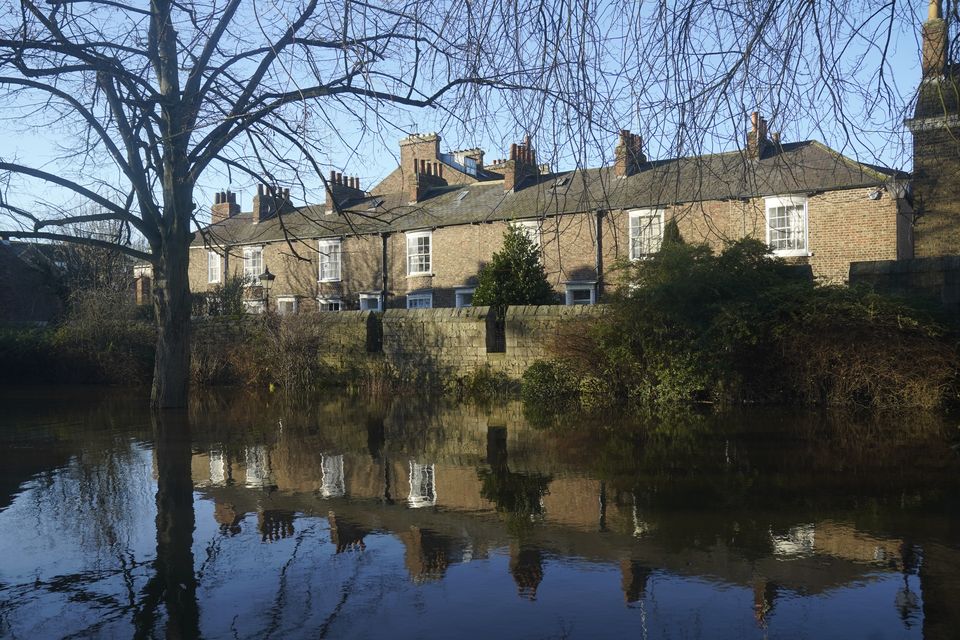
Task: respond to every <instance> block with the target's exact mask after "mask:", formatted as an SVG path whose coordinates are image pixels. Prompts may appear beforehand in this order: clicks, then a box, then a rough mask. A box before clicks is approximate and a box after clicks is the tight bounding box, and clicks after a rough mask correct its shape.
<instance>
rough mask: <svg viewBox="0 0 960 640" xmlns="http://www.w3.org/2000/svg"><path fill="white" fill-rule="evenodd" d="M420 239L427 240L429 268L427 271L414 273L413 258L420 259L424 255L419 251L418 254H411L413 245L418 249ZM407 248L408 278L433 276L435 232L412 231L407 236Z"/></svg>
mask: <svg viewBox="0 0 960 640" xmlns="http://www.w3.org/2000/svg"><path fill="white" fill-rule="evenodd" d="M420 238H426V239H427V252H426V254H425V255H426V256H427V268H426V270H425V271H413V270H412V268H411V267H412V266H413V263H412V258H414V257H419V256H422V255H424V254H423V253H420V252H419V251H418V252H417V253H411V251H410V249H411V243H412V245H413V247H415V248H418V247H417V240H419V239H420ZM406 246H407V252H406V253H407V277H410V276H430V275H433V231H410V232H407V234H406Z"/></svg>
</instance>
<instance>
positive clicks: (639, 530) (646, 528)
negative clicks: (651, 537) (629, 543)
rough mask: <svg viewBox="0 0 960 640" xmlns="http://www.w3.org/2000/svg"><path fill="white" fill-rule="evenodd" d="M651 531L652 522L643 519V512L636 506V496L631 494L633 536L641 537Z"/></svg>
mask: <svg viewBox="0 0 960 640" xmlns="http://www.w3.org/2000/svg"><path fill="white" fill-rule="evenodd" d="M651 531H653V524H651V523H649V522H647V521H646V520H644V519H643V514H642V513H641V512H640V509H638V508H637V496H633V537H634V538H642V537H643V536H645V535H647V534H648V533H650V532H651Z"/></svg>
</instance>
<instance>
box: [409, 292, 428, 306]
mask: <svg viewBox="0 0 960 640" xmlns="http://www.w3.org/2000/svg"><path fill="white" fill-rule="evenodd" d="M406 298H407V300H406V305H407V309H433V291H417V292H416V293H408V294H407V296H406ZM413 300H426V301H427V306H425V307H422V306H413V307H411V306H410V303H411V302H412V301H413Z"/></svg>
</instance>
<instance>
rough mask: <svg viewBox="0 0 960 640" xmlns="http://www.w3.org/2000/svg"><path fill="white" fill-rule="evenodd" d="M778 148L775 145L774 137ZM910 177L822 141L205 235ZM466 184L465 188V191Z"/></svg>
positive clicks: (280, 235)
mask: <svg viewBox="0 0 960 640" xmlns="http://www.w3.org/2000/svg"><path fill="white" fill-rule="evenodd" d="M771 146H772V145H771ZM905 178H907V175H906V174H904V173H902V172H899V171H896V170H892V169H886V168H883V167H876V166H872V165H867V164H863V163H860V162H857V161H855V160H851V159H850V158H847V157H845V156H843V155H841V154H840V153H838V152H836V151H833V150H832V149H830V148H828V147H826V146H825V145H823V144H821V143H819V142H816V141H806V142H794V143H787V144H783V145H781V146H779V147H776V148H770V149H768V150H767V152H766V153H765V154H764V157H763V158H761V159H760V160H751V159H749V158H747V157H746V156H745V155H744V154H743V153H740V152H731V153H720V154H712V155H705V156H695V157H690V158H678V159H670V160H658V161H653V162H649V163H647V164H646V165H645V166H644V167H643V169H642V170H641V171H640V172H639V173H637V174H635V175H633V176H630V177H627V178H617V177H616V176H615V175H614V171H613V167H603V168H599V169H585V170H576V171H571V172H565V173H564V172H561V173H551V174H546V175H541V176H538V177H537V178H535V179H530V180H528V181H527V182H524V183H522V184H521V187H520V188H519V189H517V190H515V191H514V192H512V193H504V191H503V181H502V180H497V181H488V182H478V183H474V184H468V185H451V186H448V187H443V188H438V189H434V190H433V191H431V192H429V193H428V194H427V196H426V197H425V198H424V200H423V201H421V202H418V203H415V204H410V203H409V202H408V196H407V194H405V193H394V194H386V195H378V196H367V197H365V198H360V199H356V200H352V201H348V202H345V203H342V205H341V210H342V214H327V213H326V211H325V206H324V205H308V206H304V207H299V208H295V209H293V210H291V211H289V212H285V213H284V214H282V215H281V216H276V217H273V218H270V219H267V220H264V221H261V222H260V223H258V224H252V223H251V219H252V214H251V213H241V214H239V215H236V216H233V217H231V218H228V219H227V220H224V221H222V222H219V223H217V224H214V225H211V226H209V227H207V228H206V229H205V230H204V233H203V234H198V235H197V239H196V240H195V241H194V245H203V244H205V238H206V239H207V240H209V242H212V243H214V244H218V245H224V244H225V245H234V244H257V243H263V242H269V241H275V240H282V239H286V238H318V237H332V236H342V235H356V234H365V233H380V232H385V231H401V232H402V231H412V230H416V229H429V228H438V227H446V226H453V225H462V224H476V223H481V222H491V221H502V220H515V219H516V220H519V219H524V218H527V219H529V218H538V217H546V216H554V215H559V214H563V213H582V212H586V211H594V210H596V209H598V208H600V209H608V210H616V209H628V208H643V207H657V206H666V205H672V204H679V203H689V202H697V201H703V200H728V199H740V198H750V197H757V196H767V195H787V194H796V193H816V192H823V191H832V190H840V189H851V188H856V187H870V186H878V185H881V184H885V183H888V182H891V181H893V180H897V179H905ZM463 192H466V195H463V196H461V194H462V193H463Z"/></svg>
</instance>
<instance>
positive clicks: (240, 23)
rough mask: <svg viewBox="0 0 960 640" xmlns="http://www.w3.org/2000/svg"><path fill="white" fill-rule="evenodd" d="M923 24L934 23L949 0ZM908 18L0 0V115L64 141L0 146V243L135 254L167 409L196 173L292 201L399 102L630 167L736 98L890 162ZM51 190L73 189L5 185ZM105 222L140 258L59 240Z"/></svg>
mask: <svg viewBox="0 0 960 640" xmlns="http://www.w3.org/2000/svg"><path fill="white" fill-rule="evenodd" d="M934 4H936V5H937V6H938V7H939V2H936V1H935V2H934ZM931 11H932V9H931ZM937 11H939V8H937ZM944 17H945V18H946V21H947V24H948V28H949V30H950V31H953V30H954V25H956V24H957V20H956V17H957V8H956V3H950V5H949V6H948V8H947V11H945V12H944ZM918 18H920V16H918V15H917V14H915V13H914V11H913V9H911V8H910V7H909V5H908V4H904V3H895V2H887V1H885V0H867V1H865V2H852V1H851V0H831V1H830V2H826V3H819V2H809V1H807V0H787V1H779V0H759V1H757V2H743V1H739V0H731V1H726V2H719V3H716V2H702V0H680V1H679V2H673V3H666V2H662V1H660V2H653V3H644V2H633V1H630V2H627V1H625V0H608V1H599V0H598V1H596V2H593V1H591V0H510V1H507V2H504V1H501V0H463V1H460V2H458V1H456V0H419V1H417V0H406V1H404V0H397V1H388V2H382V3H380V2H378V3H370V2H363V1H359V0H276V1H275V2H271V3H269V4H267V3H259V2H256V3H251V2H242V1H241V0H183V1H180V2H174V1H173V0H151V2H150V3H149V4H147V5H146V6H145V7H141V6H140V5H139V4H133V3H132V2H130V1H129V0H46V2H44V3H38V2H36V0H20V2H18V3H6V4H5V6H4V8H2V9H0V87H2V88H0V101H2V103H3V104H4V105H5V106H6V109H5V111H4V112H2V113H0V118H4V117H6V119H7V121H8V124H13V122H12V121H13V118H16V119H17V121H16V122H17V123H18V124H21V125H24V124H29V125H30V126H39V127H47V128H49V127H54V128H56V130H57V131H58V132H60V133H62V134H63V136H62V137H63V139H64V144H63V153H62V154H61V155H62V157H61V158H60V159H59V161H58V162H57V163H56V165H55V166H54V167H44V166H34V165H32V164H30V163H29V162H21V161H20V160H18V159H17V158H13V157H7V156H4V155H2V154H3V152H2V151H0V187H2V191H0V211H2V212H5V213H6V214H7V216H8V218H12V219H15V220H17V221H18V222H19V225H20V226H19V227H18V228H14V229H11V230H10V231H0V234H5V235H7V236H16V237H24V238H39V239H52V240H72V241H79V242H84V243H86V244H90V245H94V246H101V247H114V248H116V249H118V250H120V251H123V252H125V253H127V254H128V255H132V256H134V257H136V258H139V259H143V260H149V261H150V262H151V263H152V264H153V265H154V293H155V295H154V301H155V302H154V306H155V311H156V316H157V321H158V325H159V332H158V339H157V356H156V369H155V377H154V386H153V399H152V401H153V404H154V405H155V406H157V407H172V406H182V405H183V404H184V403H185V400H186V394H187V379H188V375H187V372H188V359H189V347H188V344H189V334H190V322H189V315H190V297H189V286H188V280H187V262H188V253H189V252H188V247H189V245H190V242H191V240H192V238H193V235H194V231H193V224H194V214H195V213H196V205H195V203H194V188H195V186H196V185H197V184H198V181H199V180H200V179H201V176H204V175H205V174H206V173H210V172H212V173H213V174H216V173H217V172H218V171H219V172H232V173H237V174H240V175H245V176H247V177H248V179H251V180H254V181H256V182H259V183H261V184H263V185H264V186H267V187H270V188H274V187H276V186H277V185H278V183H280V182H283V183H284V184H291V185H294V186H299V187H302V188H303V189H304V191H306V189H307V188H308V187H309V186H310V185H311V184H313V185H321V184H323V182H322V180H323V178H322V176H323V174H324V171H322V170H321V165H322V164H323V162H324V159H325V157H326V154H327V153H328V152H329V148H328V147H327V145H326V142H328V141H330V140H336V139H337V137H338V136H339V135H340V134H339V132H338V126H339V125H341V124H342V123H343V122H344V118H353V119H354V120H353V122H355V123H357V125H358V128H359V127H362V126H364V125H365V124H367V123H370V122H375V123H379V124H381V125H382V126H383V127H384V128H385V129H386V130H390V129H391V128H396V125H395V124H393V123H395V122H397V119H396V117H397V114H398V113H399V112H398V111H397V110H398V109H405V108H420V107H430V108H433V109H434V111H433V113H434V114H439V117H438V118H437V120H439V121H440V123H441V124H444V125H455V128H457V129H458V130H459V131H460V132H461V133H465V134H466V136H472V137H473V138H474V140H475V139H476V138H477V137H480V136H484V137H491V138H499V139H502V137H503V136H502V135H498V134H502V133H503V129H504V128H506V129H508V130H509V131H510V135H512V134H513V133H514V132H516V131H518V130H520V131H522V130H528V131H533V132H535V133H538V134H539V135H540V139H541V140H543V139H545V138H547V139H549V138H552V139H553V140H554V142H555V144H554V146H555V147H558V146H561V145H563V144H564V143H566V144H567V145H570V148H569V149H568V150H567V151H566V152H565V154H564V155H563V156H562V158H563V159H566V160H572V161H574V162H575V163H576V164H580V165H582V164H585V163H587V162H596V160H597V159H609V157H610V151H611V150H612V145H611V144H610V140H609V136H610V135H612V134H613V132H615V131H616V130H617V129H618V128H621V127H623V126H632V127H633V128H634V129H635V130H636V131H639V132H640V133H641V134H643V135H644V137H645V138H646V139H647V140H649V141H650V155H651V157H667V156H668V155H669V154H676V155H691V154H697V153H703V152H704V151H713V150H729V149H730V147H731V146H734V147H741V148H742V144H743V142H742V139H743V135H742V132H743V130H744V128H745V123H746V117H745V116H746V114H747V113H749V112H750V111H752V110H754V109H757V108H760V109H762V110H763V111H764V112H765V113H766V114H768V115H769V118H770V123H771V126H772V127H777V128H779V129H780V130H783V131H785V132H786V133H785V135H791V134H792V135H795V136H797V137H800V136H803V135H809V134H811V133H813V132H820V133H822V134H823V135H822V136H820V137H826V138H828V139H832V140H834V141H837V140H839V142H840V144H839V145H838V146H840V147H841V148H842V149H843V150H845V151H850V150H852V151H853V152H854V153H855V154H856V155H864V154H866V155H868V156H870V155H872V156H873V157H872V158H869V159H871V160H873V159H875V158H877V157H878V154H881V155H885V157H886V158H891V157H899V156H898V155H897V153H896V151H895V152H893V153H890V151H889V149H890V145H893V147H894V148H895V149H903V148H904V147H903V145H902V144H900V139H901V137H902V133H901V132H902V127H901V126H900V122H901V119H902V117H903V116H904V114H905V113H906V110H907V107H908V103H909V96H910V95H912V87H913V86H914V83H915V80H916V79H913V78H909V79H906V81H904V79H898V78H894V77H893V65H892V62H891V51H892V46H893V44H895V43H896V42H898V41H902V40H903V37H902V34H904V33H919V19H918ZM898 39H899V40H898ZM913 43H914V44H915V43H916V40H915V39H914V40H913ZM917 49H918V47H916V46H912V47H911V48H910V50H909V51H908V52H904V51H903V50H900V51H898V52H897V55H898V56H902V55H906V54H909V55H916V56H917V57H919V55H918V54H919V52H918V50H917ZM897 82H900V85H899V86H898V85H897ZM903 85H906V87H907V88H906V89H905V88H904V86H903ZM4 114H11V115H8V116H5V115H4ZM491 114H494V116H495V117H490V116H491ZM884 149H886V150H884ZM544 156H548V154H544ZM553 158H554V159H560V156H558V155H556V154H554V156H553ZM220 175H223V174H222V173H221V174H220ZM311 176H312V177H311ZM37 183H39V184H40V185H43V187H42V188H39V189H38V188H37V187H36V186H31V185H36V184H37ZM51 187H54V188H56V189H59V190H64V191H67V192H70V193H72V194H74V195H75V196H76V198H77V199H76V200H74V201H70V202H69V203H68V204H64V203H62V202H61V203H54V202H52V201H51V199H50V198H44V197H38V198H35V199H34V201H33V202H28V198H27V197H26V196H25V195H24V194H28V193H29V194H37V193H41V194H42V193H45V189H46V190H49V188H51ZM321 198H322V196H321ZM79 201H85V202H86V203H88V204H89V203H92V204H93V205H95V206H96V207H98V208H99V211H98V212H97V213H92V214H91V213H85V212H84V211H83V210H80V209H78V208H77V207H78V206H79V205H78V204H77V202H79ZM41 212H42V213H41ZM105 219H110V220H115V221H119V222H120V223H121V224H122V225H123V226H124V229H126V230H127V232H128V233H136V234H140V235H142V236H143V238H145V239H146V242H147V245H148V247H149V249H148V250H145V251H141V250H136V249H133V248H131V247H130V246H122V243H120V244H118V243H116V242H113V241H111V240H105V239H100V238H93V237H88V238H83V239H78V238H75V237H71V236H69V234H67V233H64V228H65V227H66V226H68V225H72V224H76V223H78V222H85V221H86V222H89V221H97V220H105ZM197 226H199V225H197ZM294 250H295V249H294Z"/></svg>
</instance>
